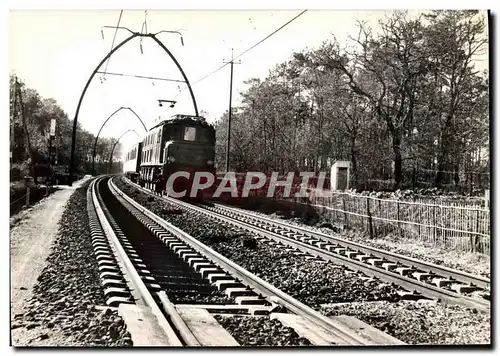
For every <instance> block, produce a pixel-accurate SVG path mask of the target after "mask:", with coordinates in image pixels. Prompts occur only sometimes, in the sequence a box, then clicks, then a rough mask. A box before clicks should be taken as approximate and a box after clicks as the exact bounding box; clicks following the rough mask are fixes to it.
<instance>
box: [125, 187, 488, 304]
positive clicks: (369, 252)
mask: <svg viewBox="0 0 500 356" xmlns="http://www.w3.org/2000/svg"><path fill="white" fill-rule="evenodd" d="M128 183H129V184H133V183H131V182H130V181H128ZM134 186H135V187H136V188H137V189H140V190H142V191H143V192H145V193H147V194H152V193H150V192H149V191H148V190H146V189H143V188H141V187H139V186H138V185H135V184H134ZM163 199H165V200H166V201H168V202H169V203H171V204H174V205H177V206H179V207H182V208H183V209H186V210H188V211H192V212H196V213H201V214H204V215H205V216H207V217H209V218H213V219H217V220H219V221H222V222H225V223H229V224H231V225H233V226H235V227H237V228H242V229H245V230H247V231H249V232H252V233H253V234H254V235H255V237H256V238H257V239H261V240H265V241H275V242H279V243H282V244H284V245H286V246H289V248H291V249H295V250H298V251H301V252H303V253H307V254H310V255H313V256H316V257H319V258H322V259H325V260H327V261H331V262H333V263H336V264H340V265H344V266H346V267H348V268H350V269H352V270H355V271H361V272H363V273H365V274H367V275H369V276H374V277H377V278H380V279H381V280H384V281H386V282H389V283H395V284H396V285H398V286H400V287H401V288H403V289H405V290H406V292H401V293H400V295H401V297H402V298H403V299H420V298H431V299H436V300H439V301H441V302H443V303H449V304H459V305H463V306H467V307H471V308H476V309H481V310H488V311H489V310H490V302H489V298H490V294H489V288H490V280H489V279H487V278H484V277H480V276H474V275H472V274H469V273H466V272H462V271H458V270H454V269H451V268H447V267H444V266H439V265H435V264H432V263H428V262H425V261H421V260H417V259H414V258H410V257H406V256H403V255H398V254H395V253H391V252H388V251H384V250H380V249H377V248H373V247H370V246H366V245H362V244H359V243H355V242H351V241H347V240H344V239H341V238H338V237H334V236H331V235H327V234H323V233H320V232H315V231H312V230H310V229H306V228H302V227H298V226H295V225H291V224H287V223H286V222H282V221H278V220H274V219H270V218H266V217H263V216H262V215H258V214H255V213H252V212H248V211H244V210H241V209H237V208H232V207H228V206H224V205H221V204H210V205H206V204H196V205H194V204H191V203H187V202H184V201H180V200H177V199H172V198H168V197H163ZM473 294H475V296H472V295H473Z"/></svg>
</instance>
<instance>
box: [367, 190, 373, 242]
mask: <svg viewBox="0 0 500 356" xmlns="http://www.w3.org/2000/svg"><path fill="white" fill-rule="evenodd" d="M366 213H367V215H368V227H369V229H370V239H373V225H372V214H371V213H370V198H368V197H366Z"/></svg>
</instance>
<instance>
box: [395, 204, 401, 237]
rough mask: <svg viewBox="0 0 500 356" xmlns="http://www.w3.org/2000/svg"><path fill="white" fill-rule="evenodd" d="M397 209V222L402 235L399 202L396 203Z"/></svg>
mask: <svg viewBox="0 0 500 356" xmlns="http://www.w3.org/2000/svg"><path fill="white" fill-rule="evenodd" d="M396 209H397V220H398V230H399V231H398V233H399V234H400V235H401V224H400V223H399V221H400V219H399V200H398V201H397V202H396Z"/></svg>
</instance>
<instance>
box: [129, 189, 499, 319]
mask: <svg viewBox="0 0 500 356" xmlns="http://www.w3.org/2000/svg"><path fill="white" fill-rule="evenodd" d="M127 182H130V181H129V180H127ZM130 184H133V183H132V182H130ZM133 185H134V186H135V187H136V188H137V189H140V190H141V191H143V192H145V193H147V194H150V195H153V194H152V193H151V192H149V191H148V190H147V189H145V188H142V187H139V186H138V185H136V184H133ZM157 197H158V196H157ZM162 199H164V200H166V201H167V202H170V203H172V204H176V205H178V206H181V207H184V208H185V209H188V210H191V211H196V212H199V213H202V214H204V215H206V216H209V217H211V218H215V219H218V220H221V221H224V222H226V223H229V224H231V225H233V226H237V227H240V228H244V229H246V230H247V231H251V232H253V233H255V234H257V235H260V236H263V237H265V238H269V239H272V240H274V241H276V242H280V243H284V244H285V245H287V246H290V247H292V248H295V249H299V250H302V251H304V252H307V253H310V254H311V255H314V256H317V257H320V258H322V259H325V260H327V261H331V262H333V263H337V264H341V265H344V266H346V267H348V268H351V269H353V270H357V271H361V272H363V273H365V274H367V275H371V276H375V277H377V278H381V279H383V280H385V281H388V282H390V283H395V284H397V285H399V286H400V287H403V288H405V289H407V290H409V291H411V292H418V293H420V294H421V295H422V296H425V297H429V298H432V299H437V300H440V301H443V302H445V303H451V304H459V305H463V306H467V307H473V308H477V309H481V310H488V311H489V310H490V302H489V301H487V300H481V299H475V298H471V297H468V296H464V295H461V294H459V293H456V292H453V291H449V290H446V289H443V288H440V287H437V286H434V285H431V284H428V283H425V282H422V281H419V280H417V279H414V278H410V277H407V276H405V275H401V274H398V273H395V272H392V271H390V270H385V269H382V268H378V267H375V266H372V265H369V264H366V263H364V262H362V261H359V260H355V259H353V258H348V257H345V256H342V255H340V254H338V253H334V252H331V251H328V250H325V249H324V248H320V247H317V246H315V245H311V244H309V243H305V242H302V241H300V240H296V239H293V238H290V237H288V236H284V235H283V234H280V233H276V232H273V231H269V230H267V229H266V228H265V227H262V226H255V225H254V224H251V223H248V222H243V221H240V220H237V219H235V218H233V217H228V216H226V215H224V214H221V213H219V212H215V211H213V210H210V209H209V208H201V207H198V206H195V205H193V204H190V203H186V202H183V201H180V200H177V199H173V198H169V197H162ZM255 215H256V214H255ZM252 217H253V216H252ZM293 228H295V227H293ZM308 233H310V232H309V231H308ZM327 236H328V235H327ZM342 241H343V240H342ZM354 244H355V245H359V244H356V243H354ZM359 246H362V247H365V248H367V246H363V245H359ZM375 250H377V251H381V250H378V249H375ZM372 251H373V250H372ZM382 253H383V254H385V253H387V252H386V251H382ZM371 254H374V252H372V253H371ZM391 255H394V254H391ZM395 256H397V255H395ZM374 257H379V256H374ZM397 257H399V256H397ZM411 260H413V259H411ZM420 263H423V264H425V262H422V261H420ZM456 282H457V283H460V282H461V281H459V280H457V281H456Z"/></svg>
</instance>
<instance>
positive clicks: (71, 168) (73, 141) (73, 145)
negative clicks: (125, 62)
mask: <svg viewBox="0 0 500 356" xmlns="http://www.w3.org/2000/svg"><path fill="white" fill-rule="evenodd" d="M103 28H114V29H123V30H127V31H128V32H130V33H131V35H130V36H129V37H127V38H126V39H124V40H123V41H122V42H120V43H119V44H118V45H117V46H116V47H115V48H113V49H111V50H110V51H109V53H108V54H107V55H106V56H105V57H104V58H103V59H102V60H101V61H100V62H99V64H98V65H97V67H96V68H95V69H94V71H93V72H92V74H91V75H90V77H89V79H88V81H87V83H86V84H85V87H84V88H83V91H82V94H81V95H80V100H79V101H78V106H77V108H76V113H75V118H74V120H73V133H72V139H71V160H70V166H69V179H70V181H69V185H71V184H72V182H73V180H74V177H73V173H74V168H75V148H76V128H77V123H78V114H79V113H80V107H81V105H82V101H83V97H84V96H85V93H86V92H87V89H88V87H89V85H90V82H91V81H92V79H93V78H94V76H95V75H96V74H97V73H98V71H99V69H100V68H101V66H102V65H103V64H104V63H105V62H106V60H107V59H108V58H110V57H111V55H113V53H115V52H116V51H117V50H118V49H119V48H121V47H122V46H123V45H125V44H126V43H128V42H129V41H130V40H132V39H134V38H136V37H140V38H151V39H153V40H154V41H155V42H156V43H157V44H158V45H159V46H160V47H161V48H162V49H163V50H164V51H165V52H166V53H167V54H168V55H169V57H170V58H171V59H172V61H173V62H174V63H175V65H176V66H177V68H178V69H179V71H180V72H181V74H182V77H183V78H184V82H185V83H186V85H187V86H188V88H189V92H190V94H191V99H192V101H193V107H194V111H195V115H196V116H198V106H197V105H196V99H195V97H194V93H193V89H192V88H191V84H190V83H189V80H188V78H187V77H186V74H185V73H184V70H183V69H182V67H181V65H180V64H179V62H178V61H177V59H176V58H175V57H174V55H173V54H172V52H170V51H169V50H168V48H167V47H165V45H164V44H163V43H162V42H161V41H160V40H159V39H158V38H157V37H156V36H157V35H159V34H161V33H175V34H178V35H180V36H181V43H182V44H183V45H184V41H183V39H182V34H181V33H180V32H179V31H166V30H163V31H159V32H156V33H140V32H133V31H131V30H130V29H128V28H126V27H119V26H116V27H111V26H104V27H103ZM93 161H94V160H93ZM92 166H94V163H93V164H92ZM92 170H93V169H92ZM92 173H94V172H92Z"/></svg>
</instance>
